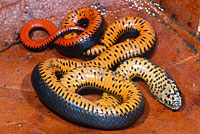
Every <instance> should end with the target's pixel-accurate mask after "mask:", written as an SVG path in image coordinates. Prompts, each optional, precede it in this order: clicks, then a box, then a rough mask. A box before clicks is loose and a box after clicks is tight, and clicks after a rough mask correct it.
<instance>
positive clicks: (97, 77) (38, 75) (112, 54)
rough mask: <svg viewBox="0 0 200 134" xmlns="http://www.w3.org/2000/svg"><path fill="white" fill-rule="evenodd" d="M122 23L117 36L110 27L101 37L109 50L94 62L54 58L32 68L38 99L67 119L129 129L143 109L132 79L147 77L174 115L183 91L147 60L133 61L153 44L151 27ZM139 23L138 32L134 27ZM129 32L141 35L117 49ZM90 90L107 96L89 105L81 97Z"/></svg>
mask: <svg viewBox="0 0 200 134" xmlns="http://www.w3.org/2000/svg"><path fill="white" fill-rule="evenodd" d="M129 19H130V20H129ZM122 20H124V21H122ZM118 22H119V24H120V23H121V27H117V28H124V29H123V30H121V29H118V30H117V31H118V33H115V32H116V30H114V27H109V28H110V29H109V28H108V31H106V32H105V33H109V35H107V36H108V37H106V36H105V34H104V39H103V40H105V44H107V45H108V46H106V45H105V46H106V47H107V48H106V49H105V50H104V51H103V52H102V53H101V54H100V55H99V56H97V57H96V58H94V59H93V60H90V61H82V62H80V61H79V62H78V61H71V60H63V59H56V58H50V59H47V60H45V61H43V62H41V63H39V64H38V65H37V66H36V67H35V68H34V70H33V73H32V84H33V87H34V89H35V91H36V93H37V94H38V96H39V98H40V99H41V100H42V101H43V102H44V103H46V104H47V105H48V106H49V107H50V108H51V109H53V110H54V111H56V112H57V113H59V114H60V115H62V116H63V117H65V118H66V119H69V120H71V121H74V122H77V123H81V124H84V125H87V126H90V127H95V128H101V129H119V128H125V127H128V126H130V125H131V124H133V123H134V122H135V121H136V120H137V119H138V118H139V117H140V116H141V115H142V113H143V110H144V97H143V94H142V93H141V91H140V89H139V88H138V87H137V86H136V85H135V84H134V83H133V82H132V81H131V79H132V78H134V77H141V78H143V79H144V80H145V82H146V83H147V85H148V86H149V88H150V91H151V93H152V95H153V97H154V98H155V99H156V100H158V101H159V102H161V103H162V104H164V105H165V106H166V107H168V108H170V109H172V110H174V111H176V110H178V109H180V107H181V106H182V104H183V99H182V93H181V91H180V90H179V88H178V87H177V85H176V83H175V82H174V80H173V79H172V78H171V77H170V76H169V74H167V73H166V72H165V71H164V70H163V69H162V68H160V67H158V66H157V65H155V64H154V63H152V62H151V61H149V60H147V59H145V58H141V57H140V58H139V57H136V58H132V57H135V56H141V55H142V54H144V53H145V52H146V50H148V49H149V48H151V47H152V46H153V45H154V43H155V33H154V31H153V29H152V27H151V26H150V25H149V24H148V23H147V22H146V21H145V20H143V19H141V18H138V17H127V18H123V19H120V20H119V21H116V22H115V23H118ZM129 22H130V23H129ZM137 23H140V24H138V25H139V28H140V29H139V28H138V29H137V27H136V26H135V25H134V24H137ZM112 26H113V25H112ZM126 26H131V28H129V27H126ZM134 26H135V27H134ZM115 28H116V27H115ZM135 28H136V29H135ZM112 29H113V30H112ZM129 29H131V30H133V33H138V32H139V34H137V37H136V39H133V40H132V41H129V42H128V41H127V42H119V43H117V44H115V45H113V44H114V43H115V42H117V40H118V38H119V37H118V36H119V35H123V34H125V32H127V31H128V33H132V32H130V31H129ZM136 31H138V32H136ZM120 33H121V34H120ZM111 35H112V37H113V38H110V36H111ZM137 38H138V39H137ZM108 69H111V70H112V71H111V70H108ZM88 87H93V88H98V89H100V90H103V91H104V92H105V93H104V94H103V95H102V98H101V99H99V100H97V101H94V102H91V101H89V100H87V99H85V98H83V97H82V96H81V95H79V94H78V93H79V92H80V91H81V90H82V89H84V88H88Z"/></svg>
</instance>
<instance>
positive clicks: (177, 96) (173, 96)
mask: <svg viewBox="0 0 200 134" xmlns="http://www.w3.org/2000/svg"><path fill="white" fill-rule="evenodd" d="M158 100H159V101H160V102H161V103H163V104H164V105H165V106H166V107H168V108H170V109H172V110H173V111H177V110H179V109H180V108H181V106H182V105H183V95H182V93H181V90H180V89H179V88H178V86H177V85H176V83H175V81H174V80H173V79H172V78H171V77H170V76H169V75H167V80H166V81H165V83H164V84H163V85H162V92H161V94H160V96H159V98H158Z"/></svg>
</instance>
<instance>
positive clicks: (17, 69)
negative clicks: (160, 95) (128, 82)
mask: <svg viewBox="0 0 200 134" xmlns="http://www.w3.org/2000/svg"><path fill="white" fill-rule="evenodd" d="M154 2H155V1H154ZM156 2H157V3H158V4H160V5H161V6H162V7H163V8H164V12H162V11H160V10H159V6H158V5H157V4H155V3H150V2H149V1H148V0H138V1H136V2H133V1H132V0H122V1H118V2H116V1H115V0H101V1H99V0H81V1H80V0H79V1H78V0H74V1H71V2H65V1H64V0H61V1H59V2H58V1H56V0H47V1H33V0H29V1H28V0H25V1H22V0H18V1H17V0H15V1H14V0H7V1H4V0H3V1H1V2H0V47H3V46H4V44H5V43H6V42H8V43H10V42H13V41H14V40H15V38H16V34H17V33H19V31H20V29H21V27H22V26H23V25H24V24H25V23H26V22H27V21H29V20H31V19H35V18H44V19H47V20H50V21H52V22H53V23H54V24H55V25H57V26H58V27H59V26H60V24H61V21H62V19H63V18H64V17H65V15H66V14H67V13H69V12H70V11H72V10H74V9H76V8H80V7H85V6H88V5H91V4H96V5H99V6H100V7H101V9H102V11H103V8H105V9H106V12H105V11H103V12H105V13H106V14H105V15H103V16H104V18H105V21H106V24H107V25H109V24H111V23H112V22H113V21H114V20H116V19H117V18H121V17H124V16H139V17H142V18H144V19H146V20H147V21H148V22H149V23H150V24H151V25H152V26H153V27H154V29H155V31H156V34H157V43H156V47H155V48H154V50H153V51H152V52H151V54H150V56H148V58H150V59H151V60H152V61H154V62H155V63H156V64H158V65H159V66H161V67H163V68H164V69H166V70H167V72H168V73H169V74H170V75H171V76H172V77H173V78H174V80H175V81H176V83H177V84H178V86H179V87H180V89H181V90H182V92H183V95H184V100H185V103H184V106H183V107H182V109H181V110H180V111H177V112H172V111H171V110H169V109H167V108H166V107H164V106H163V105H161V104H160V103H158V102H157V101H156V100H155V99H153V98H152V96H151V95H150V93H149V91H148V88H147V86H146V85H145V83H143V82H141V81H139V82H137V84H138V86H139V87H140V88H141V89H142V91H143V93H144V95H145V100H146V106H145V112H144V114H143V115H142V117H141V118H140V119H139V120H138V121H137V122H136V123H135V124H134V125H133V126H131V127H129V128H127V129H123V130H116V131H103V130H95V129H91V128H86V127H81V126H78V125H76V124H72V123H70V122H68V121H66V120H63V119H62V118H60V117H59V116H57V115H55V114H54V113H52V112H51V111H50V110H49V109H48V108H47V107H45V106H44V105H43V104H42V103H41V101H40V100H39V99H38V97H37V95H36V93H35V92H34V89H33V87H32V85H31V80H30V75H31V72H32V69H33V68H34V66H35V65H36V64H37V63H38V62H40V61H42V60H44V59H46V58H50V57H59V58H65V57H63V56H61V55H60V54H59V53H58V52H57V51H55V50H46V51H44V52H41V53H34V52H30V51H28V50H27V49H25V48H24V47H23V46H22V45H21V44H19V45H15V46H13V47H11V48H10V49H8V50H6V51H4V52H2V53H0V133H1V134H7V133H20V134H22V133H24V134H27V133H31V134H32V133H33V134H36V133H38V134H40V133H41V134H45V133H48V134H51V133H52V134H53V133H59V134H62V133H74V134H75V133H92V134H95V133H112V134H115V133H116V134H125V133H127V134H130V133H141V134H149V133H152V134H156V133H158V134H159V133H162V134H169V133H174V134H179V133H181V134H188V133H190V134H197V133H200V120H199V119H200V114H199V112H200V83H199V82H200V56H199V52H200V43H199V41H198V38H199V34H200V33H199V31H198V28H197V27H198V25H200V24H199V14H198V13H199V8H197V7H200V6H199V3H200V2H198V0H196V1H192V0H184V1H181V0H173V1H172V0H169V1H167V0H163V1H160V0H156ZM98 3H99V4H98ZM188 4H189V5H191V6H188ZM195 6H196V8H195ZM161 10H162V9H161ZM181 11H183V12H181ZM41 36H43V34H41Z"/></svg>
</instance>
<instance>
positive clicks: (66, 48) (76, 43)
mask: <svg viewBox="0 0 200 134" xmlns="http://www.w3.org/2000/svg"><path fill="white" fill-rule="evenodd" d="M63 23H64V24H63V26H62V28H61V29H58V28H57V27H56V26H55V25H54V24H53V23H51V22H50V21H47V20H44V19H35V20H31V21H29V22H27V23H26V24H25V25H24V26H23V27H22V29H21V32H20V39H21V42H22V44H23V45H24V46H25V48H27V49H29V50H31V51H42V50H44V49H46V48H47V47H48V46H49V45H51V44H55V47H56V48H57V50H58V51H60V52H61V53H63V54H69V53H71V54H73V53H74V52H81V51H84V50H85V49H87V48H90V47H91V46H92V45H94V44H95V43H96V41H97V40H99V38H100V37H101V35H102V34H103V18H102V16H101V15H100V13H99V12H98V11H97V10H95V9H94V8H89V7H85V8H81V9H77V10H76V11H74V12H72V13H70V14H69V15H68V16H67V17H66V18H65V20H64V22H63ZM85 24H87V25H85ZM68 27H70V28H68ZM37 29H40V30H44V31H46V32H47V33H48V34H49V37H48V38H47V39H45V40H42V41H35V40H32V39H31V36H30V35H31V32H32V31H34V30H37ZM73 29H74V30H73ZM72 32H75V33H78V35H77V36H72V37H73V38H72V37H71V38H70V36H69V37H68V38H67V39H65V38H63V37H62V36H63V35H64V34H71V33H72Z"/></svg>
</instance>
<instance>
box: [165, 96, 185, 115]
mask: <svg viewBox="0 0 200 134" xmlns="http://www.w3.org/2000/svg"><path fill="white" fill-rule="evenodd" d="M182 105H183V99H182V98H180V100H177V101H173V103H172V104H166V106H167V107H168V108H170V109H171V110H173V111H174V112H175V111H178V110H179V109H180V108H181V107H182Z"/></svg>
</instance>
